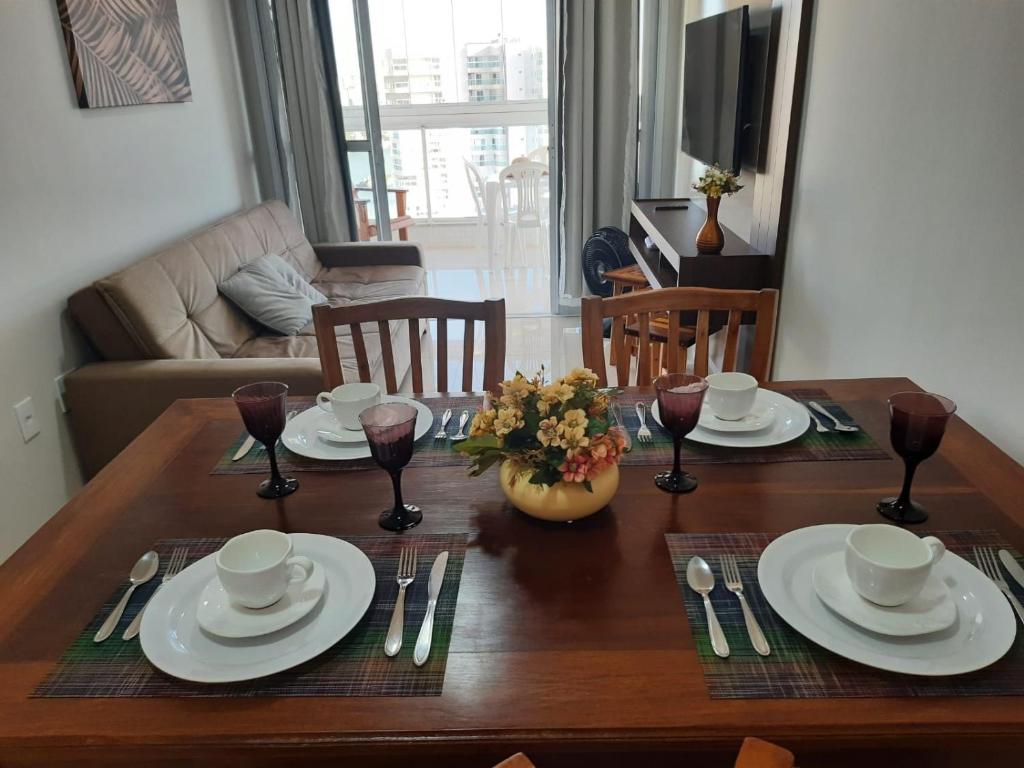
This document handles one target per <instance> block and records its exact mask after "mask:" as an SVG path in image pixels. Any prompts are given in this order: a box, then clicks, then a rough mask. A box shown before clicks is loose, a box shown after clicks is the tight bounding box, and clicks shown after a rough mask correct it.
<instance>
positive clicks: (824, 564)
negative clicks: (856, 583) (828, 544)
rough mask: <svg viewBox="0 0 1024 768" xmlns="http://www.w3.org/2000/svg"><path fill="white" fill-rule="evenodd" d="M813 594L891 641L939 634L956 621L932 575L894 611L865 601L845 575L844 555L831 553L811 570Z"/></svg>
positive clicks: (948, 600) (943, 587)
mask: <svg viewBox="0 0 1024 768" xmlns="http://www.w3.org/2000/svg"><path fill="white" fill-rule="evenodd" d="M814 591H815V592H817V593H818V597H820V598H821V601H822V602H823V603H824V604H825V605H827V606H828V607H829V608H831V609H832V610H833V611H835V612H836V613H838V614H839V615H840V616H842V617H843V618H844V619H847V620H848V621H852V622H853V623H854V624H856V625H857V626H858V627H863V628H864V629H867V630H869V631H871V632H877V633H878V634H880V635H890V636H892V637H914V636H916V635H926V634H928V633H929V632H941V631H942V630H944V629H947V628H948V627H951V626H953V622H955V621H956V604H955V603H954V602H953V600H952V599H951V598H950V596H949V590H948V589H946V585H945V584H943V583H942V580H941V579H940V578H939V577H938V576H936V575H935V573H934V571H933V572H932V573H931V575H929V576H928V581H927V582H925V585H924V589H923V590H921V594H919V595H918V596H917V597H915V598H914V599H913V600H910V601H909V602H907V603H904V604H903V605H898V606H896V607H894V608H886V607H885V606H881V605H876V604H875V603H872V602H871V601H870V600H865V599H864V598H863V597H861V596H860V595H859V594H857V591H856V590H855V589H854V588H853V584H852V583H851V582H850V578H849V576H847V575H846V553H845V551H844V552H833V553H832V554H831V555H826V556H825V557H823V558H821V559H820V560H819V561H818V562H817V564H816V565H815V566H814Z"/></svg>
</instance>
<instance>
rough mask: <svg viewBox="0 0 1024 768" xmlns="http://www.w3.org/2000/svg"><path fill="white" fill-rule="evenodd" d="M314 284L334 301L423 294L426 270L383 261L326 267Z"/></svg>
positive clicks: (358, 300)
mask: <svg viewBox="0 0 1024 768" xmlns="http://www.w3.org/2000/svg"><path fill="white" fill-rule="evenodd" d="M313 287H314V288H316V289H317V290H318V291H320V292H321V293H323V294H324V295H325V296H327V298H328V299H331V300H332V302H333V303H337V304H349V303H353V304H364V303H366V302H370V301H384V300H386V299H400V298H404V297H406V296H422V295H424V294H425V293H426V288H427V273H426V271H425V270H424V269H423V267H416V266H409V265H394V264H382V265H380V266H369V267H327V268H324V269H321V270H320V273H319V274H318V275H317V276H316V279H315V280H314V281H313Z"/></svg>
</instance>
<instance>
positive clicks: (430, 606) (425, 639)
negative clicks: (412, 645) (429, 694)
mask: <svg viewBox="0 0 1024 768" xmlns="http://www.w3.org/2000/svg"><path fill="white" fill-rule="evenodd" d="M446 568H448V553H447V552H442V553H441V554H440V555H438V556H437V559H436V560H434V565H433V566H432V567H431V568H430V581H429V583H428V587H427V596H428V602H427V615H426V616H424V617H423V626H422V627H420V635H419V637H417V638H416V650H415V651H413V654H412V660H413V663H414V664H415V665H416V666H417V667H422V666H423V665H424V664H426V663H427V656H429V655H430V642H431V640H432V639H433V637H434V610H435V609H436V608H437V597H438V595H440V594H441V584H443V583H444V572H445V569H446Z"/></svg>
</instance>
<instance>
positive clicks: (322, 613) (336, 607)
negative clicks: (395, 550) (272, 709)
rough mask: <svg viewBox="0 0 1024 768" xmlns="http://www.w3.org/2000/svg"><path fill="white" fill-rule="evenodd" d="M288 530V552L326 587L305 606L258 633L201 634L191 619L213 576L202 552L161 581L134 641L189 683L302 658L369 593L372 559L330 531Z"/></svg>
mask: <svg viewBox="0 0 1024 768" xmlns="http://www.w3.org/2000/svg"><path fill="white" fill-rule="evenodd" d="M291 537H292V541H294V543H295V554H297V555H305V556H306V557H308V558H310V559H311V560H313V561H315V562H317V563H320V564H321V565H323V567H324V572H325V576H326V579H327V588H326V590H325V591H324V595H323V597H322V598H321V599H320V601H319V602H318V603H317V605H316V607H315V608H314V609H313V610H312V611H310V612H309V613H308V614H307V615H306V616H305V617H304V618H302V619H300V620H299V621H297V622H296V623H294V624H292V625H291V626H289V627H286V628H285V629H282V630H280V631H278V632H274V633H273V634H269V635H265V636H263V637H253V638H246V639H236V640H229V639H227V638H220V637H215V636H214V635H211V634H208V633H207V632H205V631H203V630H202V629H201V628H200V627H199V624H198V623H197V621H196V607H197V605H198V603H199V596H200V594H201V593H202V591H203V589H204V587H206V585H207V583H208V582H209V581H210V579H211V578H213V577H214V576H215V575H216V566H215V563H214V558H215V555H208V556H207V557H204V558H203V559H202V560H200V561H198V562H196V563H193V564H192V565H190V566H189V567H188V568H186V569H185V570H183V571H182V572H181V573H179V574H178V575H177V576H175V577H174V578H173V579H171V580H170V581H169V582H167V583H166V584H165V585H164V586H163V588H162V589H160V590H159V591H158V592H157V593H156V594H155V595H154V596H153V599H152V600H151V601H150V603H149V606H148V607H147V608H146V612H145V613H144V614H143V616H142V629H141V631H140V632H139V640H140V641H141V643H142V651H143V653H145V654H146V658H147V659H149V660H150V662H151V663H152V664H153V666H155V667H156V668H157V669H160V670H162V671H163V672H166V673H167V674H168V675H172V676H174V677H178V678H181V679H182V680H191V681H193V682H196V683H232V682H237V681H239V680H252V679H255V678H258V677H266V676H267V675H273V674H275V673H277V672H281V671H283V670H286V669H291V668H292V667H294V666H296V665H298V664H302V663H303V662H305V661H309V660H310V659H312V658H313V657H315V656H318V655H319V654H321V653H323V652H324V651H326V650H327V649H328V648H330V647H331V646H332V645H334V644H335V643H337V642H338V641H339V640H341V638H343V637H345V635H347V634H348V633H349V632H350V631H351V630H352V628H353V627H355V625H356V624H358V623H359V620H360V619H361V618H362V617H363V614H365V613H366V609H367V608H369V606H370V601H371V600H372V599H373V590H374V587H375V586H376V577H375V576H374V573H373V565H372V564H371V563H370V560H369V558H367V557H366V555H364V554H363V553H362V552H361V551H360V550H358V549H357V548H356V547H355V546H353V545H352V544H349V543H348V542H347V541H342V540H341V539H336V538H334V537H333V536H318V535H315V534H309V533H293V534H291Z"/></svg>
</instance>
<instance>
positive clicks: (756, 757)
mask: <svg viewBox="0 0 1024 768" xmlns="http://www.w3.org/2000/svg"><path fill="white" fill-rule="evenodd" d="M794 760H795V758H794V757H793V753H792V752H790V751H789V750H788V749H783V748H782V747H779V746H776V745H775V744H772V743H771V742H769V741H762V740H761V739H755V738H753V737H752V736H748V737H747V738H745V739H744V740H743V746H742V747H740V753H739V755H737V756H736V762H735V764H734V765H733V768H793V764H794Z"/></svg>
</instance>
